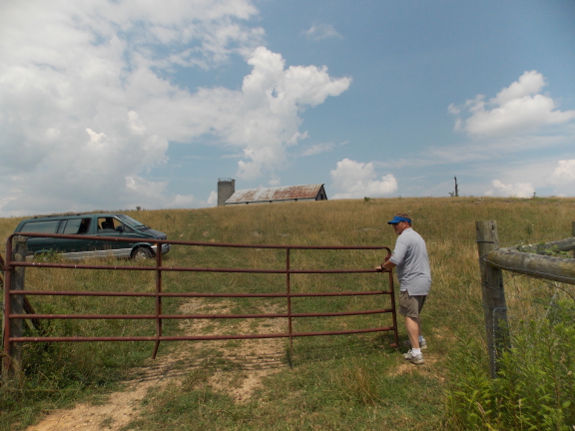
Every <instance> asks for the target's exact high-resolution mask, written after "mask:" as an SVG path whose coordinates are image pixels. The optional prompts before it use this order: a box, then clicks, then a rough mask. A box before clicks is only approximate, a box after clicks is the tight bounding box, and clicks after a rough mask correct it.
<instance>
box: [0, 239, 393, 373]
mask: <svg viewBox="0 0 575 431" xmlns="http://www.w3.org/2000/svg"><path fill="white" fill-rule="evenodd" d="M26 237H53V238H61V239H74V238H76V237H75V236H74V235H52V234H50V235H47V234H35V233H34V234H33V233H25V234H19V235H11V236H10V237H9V238H8V240H7V243H6V260H5V262H4V274H5V276H4V285H5V286H4V287H5V288H4V333H3V342H4V369H5V370H8V369H10V368H11V366H10V364H11V362H12V360H15V361H19V350H20V348H21V343H25V342H26V343H28V342H44V343H51V342H92V341H153V342H154V343H155V345H154V349H153V353H152V357H153V358H155V357H156V354H157V352H158V347H159V344H160V342H161V341H180V340H224V339H225V340H230V339H250V338H251V339H253V338H280V337H283V338H289V339H290V348H291V346H292V342H293V338H294V337H310V336H320V335H340V334H357V333H368V332H381V331H392V332H393V336H394V343H392V344H391V345H392V346H393V347H396V346H397V344H398V334H397V320H396V310H395V297H394V287H393V276H392V273H391V272H386V273H383V274H380V273H379V272H377V271H376V270H375V269H374V266H375V265H377V264H378V263H380V262H383V261H384V257H385V256H380V257H379V260H377V261H375V262H374V261H373V257H371V258H367V256H365V257H366V258H365V259H363V258H362V257H356V261H359V262H360V264H364V265H365V267H364V268H363V269H362V268H356V269H344V268H338V269H334V268H330V269H325V268H324V269H321V268H319V269H318V268H301V267H300V268H298V267H297V265H296V263H297V261H298V259H297V257H295V258H294V254H295V255H297V254H298V253H302V252H303V253H323V252H329V253H335V254H337V253H341V252H343V251H347V252H354V253H360V254H361V253H364V252H367V251H371V253H373V251H378V250H381V251H385V253H386V256H389V255H390V254H391V251H390V249H389V248H388V247H375V246H373V247H372V246H357V247H354V246H350V247H330V246H287V245H261V244H258V245H249V244H221V243H206V242H188V241H171V240H157V241H155V244H156V246H157V247H158V248H157V250H160V249H161V248H160V247H161V244H171V246H172V249H174V248H175V247H174V246H177V247H178V248H179V247H183V249H182V251H183V253H186V252H188V250H189V249H188V248H189V247H194V248H195V250H197V248H201V249H203V250H207V251H208V252H210V253H211V254H215V252H216V251H217V250H216V249H222V248H234V249H241V250H243V251H239V252H240V253H244V252H245V253H247V252H248V251H249V250H252V252H254V253H255V251H254V249H255V250H258V251H263V250H268V251H271V252H275V253H276V255H277V254H278V253H283V254H285V261H284V263H283V264H281V254H280V255H279V257H278V258H277V259H276V260H278V261H279V262H280V264H281V267H277V266H278V265H276V267H275V268H214V267H206V266H198V267H195V266H182V267H179V266H164V264H163V262H162V260H163V259H162V254H161V253H156V256H155V259H154V260H148V261H143V262H124V263H123V264H122V261H114V262H113V264H109V261H101V260H97V261H95V263H94V264H89V263H86V261H83V262H79V263H73V262H66V263H62V262H61V261H60V262H49V261H46V260H44V261H42V260H40V259H36V260H29V259H26V241H27V239H26ZM82 237H83V239H88V240H90V239H92V240H94V241H96V240H99V241H101V240H106V241H110V242H113V241H124V242H130V239H123V238H102V237H88V236H84V235H83V236H82ZM131 241H132V242H133V240H131ZM208 256H210V255H208ZM169 260H174V261H176V259H169ZM214 260H215V259H214ZM106 263H108V264H106ZM116 263H119V264H120V265H116ZM176 263H177V262H176ZM356 266H357V265H356ZM26 268H29V269H31V268H57V269H59V270H60V269H61V270H68V271H79V270H101V271H136V272H141V271H147V272H153V273H155V289H154V291H148V292H143V291H139V292H126V291H105V290H101V291H82V290H80V289H79V290H74V291H71V290H42V288H41V287H40V286H39V287H38V288H34V287H32V286H27V285H25V282H24V272H25V269H26ZM167 273H195V274H218V273H224V274H228V275H229V276H232V275H233V274H275V276H277V277H281V278H284V281H283V282H281V284H282V285H283V286H284V287H283V289H282V291H275V292H246V291H243V292H242V291H241V290H242V287H243V286H240V287H239V288H238V287H237V286H234V288H233V289H232V288H231V287H230V288H229V290H234V291H232V292H230V291H227V292H217V293H214V292H209V291H204V292H198V291H196V292H192V291H185V292H172V291H164V289H163V287H164V282H163V275H165V274H167ZM362 273H365V274H367V273H372V274H373V275H369V276H367V275H366V277H372V276H373V277H376V278H375V279H373V282H371V281H370V283H371V285H374V286H376V285H377V283H379V284H380V285H381V284H382V283H383V285H384V287H383V288H381V286H380V288H379V289H377V290H369V289H366V288H365V284H364V289H358V290H355V291H354V290H345V291H344V290H341V289H335V288H334V290H333V291H325V289H323V290H322V291H313V289H310V290H312V291H301V289H300V290H298V291H294V289H292V285H293V278H294V277H295V276H297V275H300V274H324V275H325V274H342V275H343V274H352V277H356V275H354V274H357V277H359V274H362ZM382 276H383V277H384V279H383V281H382V279H381V278H380V277H382ZM254 277H255V275H254ZM377 277H379V278H377ZM385 279H387V283H386V282H385ZM349 284H350V283H347V284H346V286H347V285H349ZM353 284H354V283H353ZM150 290H151V289H150ZM246 290H249V289H246ZM40 295H48V296H76V297H131V298H149V299H150V300H152V301H154V303H155V312H154V313H153V314H89V313H70V314H42V313H36V312H35V311H34V309H33V308H32V305H31V303H30V302H29V301H28V299H27V298H31V297H34V296H40ZM366 295H379V296H382V295H383V297H386V296H387V297H389V299H387V300H386V302H387V303H388V304H389V305H388V306H387V307H386V308H375V309H367V310H352V311H325V312H321V313H318V312H315V313H302V312H300V313H297V312H294V311H293V310H292V302H293V301H294V299H295V298H313V297H315V298H320V297H361V296H366ZM164 298H256V300H262V299H266V298H267V299H269V298H280V299H282V298H283V299H282V301H283V300H285V309H286V310H287V311H286V312H281V313H267V314H250V313H246V314H165V313H164V311H163V309H162V300H163V299H164ZM257 298H259V299H257ZM375 314H390V315H391V323H390V324H389V325H387V326H376V327H367V328H356V329H347V330H345V329H343V330H333V331H330V330H328V331H317V332H296V331H294V330H293V322H294V319H300V318H309V317H326V318H327V317H334V316H342V317H344V316H359V315H375ZM259 318H283V319H286V320H287V328H286V332H283V333H267V334H264V333H262V334H230V335H164V334H163V330H162V329H163V328H162V322H163V321H164V320H168V319H259ZM25 319H30V320H31V321H32V322H33V323H34V325H35V327H36V329H42V326H41V324H40V323H39V322H41V321H43V320H46V319H107V320H111V319H135V320H142V319H143V320H148V321H154V322H155V330H154V331H153V332H154V333H151V334H150V335H147V336H122V335H121V334H117V335H113V336H105V337H104V336H85V335H83V334H75V335H74V336H50V335H48V334H47V333H46V332H44V331H41V330H38V331H37V332H38V334H37V335H36V336H23V331H22V328H23V322H24V320H25Z"/></svg>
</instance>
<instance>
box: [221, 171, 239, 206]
mask: <svg viewBox="0 0 575 431" xmlns="http://www.w3.org/2000/svg"><path fill="white" fill-rule="evenodd" d="M235 191H236V180H234V179H233V178H218V206H219V207H220V206H224V204H225V203H226V201H227V200H228V199H229V198H230V196H231V195H233V194H234V192H235Z"/></svg>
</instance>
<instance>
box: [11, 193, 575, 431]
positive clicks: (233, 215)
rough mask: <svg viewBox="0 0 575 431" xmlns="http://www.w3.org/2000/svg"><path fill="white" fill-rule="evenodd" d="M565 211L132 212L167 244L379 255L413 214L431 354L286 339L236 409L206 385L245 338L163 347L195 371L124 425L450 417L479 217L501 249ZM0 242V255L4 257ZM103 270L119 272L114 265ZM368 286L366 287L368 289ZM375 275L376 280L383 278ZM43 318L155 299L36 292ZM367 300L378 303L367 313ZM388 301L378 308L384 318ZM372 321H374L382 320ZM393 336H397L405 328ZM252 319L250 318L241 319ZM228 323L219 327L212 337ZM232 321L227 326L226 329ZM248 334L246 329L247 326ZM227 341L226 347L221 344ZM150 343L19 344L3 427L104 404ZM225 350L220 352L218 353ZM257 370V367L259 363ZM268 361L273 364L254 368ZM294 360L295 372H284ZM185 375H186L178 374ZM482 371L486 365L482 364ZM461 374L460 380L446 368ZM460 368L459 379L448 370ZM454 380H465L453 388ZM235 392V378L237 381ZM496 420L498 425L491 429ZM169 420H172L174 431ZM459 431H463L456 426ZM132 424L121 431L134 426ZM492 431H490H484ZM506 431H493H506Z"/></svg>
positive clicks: (354, 285) (87, 327)
mask: <svg viewBox="0 0 575 431" xmlns="http://www.w3.org/2000/svg"><path fill="white" fill-rule="evenodd" d="M574 209H575V200H574V199H563V198H535V199H492V198H473V197H467V198H417V199H415V198H413V199H412V198H397V199H372V200H369V201H364V200H350V201H325V202H312V203H305V202H298V203H287V204H281V205H279V204H278V205H257V206H245V207H224V208H210V209H202V210H162V211H128V212H127V214H128V215H130V216H132V217H134V218H136V219H138V220H140V221H142V222H143V223H145V224H148V225H150V226H152V227H154V228H156V229H158V230H161V231H163V232H166V233H167V234H168V237H169V238H170V239H174V240H183V241H201V242H207V243H210V242H214V243H247V244H285V245H328V246H339V245H375V246H381V245H386V246H389V247H390V248H393V245H394V243H395V236H394V234H393V231H392V229H391V228H390V227H389V226H388V225H387V224H386V222H387V221H388V220H389V219H390V217H391V216H392V215H393V214H395V213H396V212H407V213H409V214H410V215H411V216H412V218H413V220H414V229H415V230H417V231H418V232H419V233H421V235H422V236H423V237H424V238H425V239H426V241H427V245H428V250H429V255H430V262H431V265H432V275H433V287H432V292H431V295H430V297H429V300H428V302H427V303H426V307H425V309H424V313H423V319H424V320H423V328H424V333H425V335H426V339H427V340H428V344H429V346H430V348H429V353H426V359H428V358H429V360H428V362H427V363H426V364H425V365H424V366H422V367H415V366H409V367H408V366H406V364H404V361H403V359H402V357H401V355H400V353H399V352H398V351H396V350H395V349H392V348H390V347H389V343H390V342H391V336H390V334H383V335H381V334H364V335H353V336H336V337H311V338H299V339H296V340H294V345H293V352H290V349H289V343H288V342H287V341H285V340H284V341H282V343H283V350H282V354H281V357H279V359H278V361H279V363H280V365H278V368H277V369H276V370H275V371H276V372H275V373H272V374H270V375H268V376H267V377H266V378H265V379H264V380H263V385H262V386H261V387H259V388H257V389H256V390H255V392H253V393H252V394H251V397H250V398H249V400H247V401H246V402H241V403H239V402H236V401H235V400H234V399H233V397H231V396H230V394H229V391H227V390H225V389H222V388H217V387H214V386H213V385H211V384H210V383H209V382H211V379H212V378H214V377H217V376H218V375H219V374H221V373H236V375H237V379H240V378H241V373H242V372H243V369H242V364H241V361H238V360H235V359H233V358H232V359H230V358H228V357H227V356H225V355H222V354H221V351H222V350H221V346H227V347H226V348H227V349H228V350H229V349H231V348H237V349H241V348H242V346H243V343H244V342H243V341H228V342H213V344H211V345H207V346H212V347H206V344H201V343H196V342H187V343H172V344H170V343H167V342H165V343H163V344H162V345H161V347H160V351H159V355H160V356H162V355H167V354H169V353H170V352H171V351H172V350H174V349H175V348H178V346H182V345H183V346H187V347H184V348H185V349H187V350H188V351H189V355H190V359H189V360H190V362H191V363H192V362H193V363H194V364H200V365H201V366H196V367H192V368H191V370H189V371H187V374H186V375H185V377H184V379H183V383H182V385H181V386H173V387H168V388H165V389H164V390H159V389H155V390H151V391H150V392H149V393H148V395H147V397H146V399H145V401H144V406H143V407H142V414H141V416H140V417H139V418H138V419H136V421H135V422H133V423H132V424H131V425H130V426H129V427H128V428H129V429H138V430H159V429H179V430H180V429H181V430H186V429H189V430H195V429H237V430H243V429H245V430H248V429H262V430H305V429H310V430H312V429H313V430H318V429H326V430H328V429H329V430H333V429H341V430H344V429H358V430H372V429H373V430H381V429H394V430H415V429H417V430H434V429H443V428H445V427H446V426H447V425H449V426H451V427H452V429H465V427H464V426H463V425H461V423H463V422H458V423H456V422H455V421H451V422H449V418H450V416H451V415H452V414H453V409H454V405H453V400H452V399H450V398H449V397H448V396H447V393H448V392H447V391H448V390H450V389H453V388H454V385H455V386H457V384H458V383H461V382H465V378H466V377H467V374H466V373H467V372H468V370H463V369H459V370H458V369H457V368H453V364H452V363H451V362H450V358H455V357H457V354H460V353H462V352H463V353H465V352H466V350H465V349H471V347H470V346H467V347H466V345H465V344H463V345H462V344H461V343H459V342H458V340H472V341H473V342H474V343H476V347H475V348H476V349H479V350H481V349H483V348H484V347H483V346H484V338H485V334H484V325H483V309H482V305H481V287H480V281H479V267H478V263H477V257H478V256H477V247H476V244H475V221H477V220H496V221H497V223H498V229H499V238H500V241H501V244H502V246H507V245H515V244H519V243H538V242H544V241H551V240H557V239H561V238H565V237H568V236H571V224H572V221H573V219H574V218H575V217H574V211H573V210H574ZM19 221H20V219H16V218H10V219H0V237H4V238H5V237H6V236H8V235H9V234H10V233H11V232H12V231H13V229H14V227H15V226H16V225H17V224H18V222H19ZM3 248H4V247H2V246H0V252H2V254H4V251H3ZM293 253H294V255H293V256H292V259H293V261H292V262H293V263H292V265H295V266H296V267H297V268H317V267H318V266H325V267H327V268H329V267H342V266H343V267H346V268H348V267H365V268H372V267H374V266H375V265H377V264H379V263H381V262H382V260H383V256H384V255H385V254H384V253H381V252H365V253H364V252H343V253H340V254H338V253H331V252H318V253H314V252H307V251H294V252H293ZM164 263H165V265H167V266H197V267H200V266H209V267H216V268H229V267H239V268H241V267H261V268H283V267H285V254H284V252H283V251H276V250H265V249H257V250H240V249H228V248H206V247H192V248H184V247H178V246H174V247H173V249H172V251H171V252H170V253H169V254H168V255H167V256H166V259H165V262H164ZM111 264H114V263H113V262H111ZM370 276H371V278H370ZM373 276H374V274H366V275H365V276H364V275H361V276H347V275H342V276H325V277H324V276H322V277H316V276H314V275H293V286H292V288H293V290H294V291H307V290H310V289H314V290H316V291H325V290H332V289H340V290H357V289H372V288H374V284H375V283H378V282H379V281H375V282H374V280H375V279H374V277H373ZM379 276H380V277H381V275H379ZM283 277H284V276H281V275H278V276H276V275H257V276H254V275H246V274H224V275H214V274H210V275H208V274H202V273H164V275H163V283H164V290H166V291H174V292H181V291H190V290H193V291H197V292H202V291H205V292H229V291H241V292H275V291H282V290H283V289H284V288H285V278H283ZM26 282H27V284H28V285H29V286H33V287H34V288H37V289H44V290H51V289H55V288H58V289H70V290H99V289H102V286H103V288H105V289H109V290H110V291H116V290H128V291H134V292H137V291H153V289H154V286H155V282H154V274H153V273H151V272H150V273H143V274H141V273H135V272H131V271H130V272H118V273H115V274H111V273H109V272H103V271H87V270H78V271H67V272H64V271H56V270H51V269H38V268H36V269H34V270H28V271H27V273H26ZM30 300H31V302H32V304H33V305H34V307H35V308H36V311H37V312H50V313H51V312H53V313H66V312H72V311H73V312H94V313H95V312H98V313H149V312H152V311H153V307H154V304H153V300H150V299H137V300H136V299H134V298H132V299H130V300H126V299H117V300H110V299H105V300H104V299H98V298H91V299H89V300H88V299H86V298H66V297H57V298H52V297H30ZM374 301H375V302H374ZM377 301H378V299H376V298H373V297H368V298H358V299H351V298H317V299H307V298H306V299H303V298H296V299H294V304H293V305H294V307H295V308H296V310H295V311H297V312H313V311H325V310H326V308H329V309H339V310H347V309H357V308H364V307H366V308H367V307H373V306H374V305H376V304H377ZM184 302H185V300H183V299H165V300H164V301H163V306H164V311H165V312H166V313H172V312H173V313H175V312H177V311H178V309H179V307H180V305H181V304H182V303H184ZM203 304H204V306H207V305H206V304H208V305H209V306H210V307H212V308H213V309H214V310H219V309H220V307H222V306H224V305H225V306H226V307H228V309H229V312H232V313H240V312H241V313H252V312H262V311H263V310H265V309H273V310H276V311H277V312H282V311H285V303H284V301H282V300H278V299H273V300H272V299H266V300H255V301H254V300H253V299H234V300H221V299H209V300H205V301H204V302H203ZM383 306H385V304H377V305H376V307H377V308H379V307H383ZM377 319H378V318H377V317H375V318H369V317H368V318H365V317H352V318H349V319H341V318H329V319H299V320H296V324H295V330H297V331H299V330H302V331H312V330H313V331H317V330H326V329H334V328H336V329H337V328H340V327H345V325H348V327H349V326H353V325H356V326H357V327H364V326H365V325H368V326H371V325H372V324H373V323H374V321H376V320H377ZM379 319H380V323H381V318H379ZM243 323H245V322H239V321H236V320H233V319H226V320H225V321H210V322H208V325H207V327H205V328H203V331H204V333H210V332H209V331H212V330H218V331H224V332H227V333H233V332H234V331H236V330H237V329H234V328H232V326H233V325H236V326H238V325H242V324H243ZM398 323H399V327H400V337H401V340H404V339H405V338H406V336H405V331H404V328H403V324H402V321H401V319H399V322H398ZM247 324H249V322H247ZM222 326H225V327H222ZM227 326H229V327H227ZM48 327H49V330H50V331H53V332H54V333H58V334H74V333H77V332H78V331H80V332H81V333H89V334H94V335H109V334H118V333H121V334H133V335H149V334H150V332H151V333H152V334H153V330H154V328H153V324H152V325H147V324H145V323H144V322H139V321H138V322H136V323H134V322H133V321H123V320H115V321H111V322H108V323H105V322H96V321H71V320H64V321H54V322H51V323H49V324H48ZM246 327H247V328H250V326H249V325H248V326H246ZM164 332H165V334H175V333H177V332H178V322H176V321H167V322H164ZM222 343H228V344H222ZM152 348H153V344H152V343H132V342H129V343H127V342H126V343H53V344H51V345H49V346H45V345H42V344H34V343H26V344H25V345H24V352H23V364H22V374H21V375H20V378H19V380H18V381H17V382H11V383H9V384H4V385H3V386H2V387H1V388H0V405H1V410H0V429H2V430H4V429H5V430H8V429H13V430H18V429H24V428H25V427H26V426H27V425H29V424H31V423H33V422H34V421H35V420H36V419H37V418H39V417H41V415H42V414H43V412H46V411H50V410H52V409H56V408H61V407H65V406H71V405H73V403H75V402H78V401H80V400H82V401H86V400H93V401H94V402H96V401H98V400H101V397H102V396H105V394H106V393H109V392H110V391H112V390H114V389H116V388H118V387H119V386H120V385H121V384H122V383H121V382H122V379H124V378H126V376H127V375H129V373H130V369H131V368H132V367H135V366H139V365H143V364H150V363H151V362H150V360H149V359H148V358H149V356H150V355H151V351H152ZM218 352H220V353H218ZM254 358H255V359H252V360H253V361H254V363H255V365H257V361H258V357H257V355H254ZM264 359H268V358H263V359H262V360H264ZM476 359H477V367H478V368H473V370H474V372H476V373H477V376H480V377H481V379H480V378H479V377H477V378H478V379H479V380H481V381H484V380H482V379H483V376H484V374H481V373H483V372H484V371H485V370H484V368H485V364H486V360H485V357H484V355H483V356H482V355H481V354H478V355H477V358H476ZM289 365H291V367H290V366H289ZM181 366H182V367H184V368H185V367H186V364H185V363H183V364H181ZM482 367H483V368H482ZM454 370H455V371H454ZM454 373H455V374H454ZM458 379H461V380H458ZM231 381H232V382H233V381H234V380H233V379H232V380H231ZM494 423H495V422H494ZM165 424H169V427H168V426H167V425H165ZM458 427H459V428H458ZM128 428H126V429H128ZM493 429H498V428H493ZM500 429H503V428H500Z"/></svg>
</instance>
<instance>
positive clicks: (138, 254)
mask: <svg viewBox="0 0 575 431" xmlns="http://www.w3.org/2000/svg"><path fill="white" fill-rule="evenodd" d="M151 257H154V252H153V251H152V250H150V248H148V247H143V246H141V247H137V248H136V249H135V250H134V251H133V252H132V259H134V260H146V259H150V258H151Z"/></svg>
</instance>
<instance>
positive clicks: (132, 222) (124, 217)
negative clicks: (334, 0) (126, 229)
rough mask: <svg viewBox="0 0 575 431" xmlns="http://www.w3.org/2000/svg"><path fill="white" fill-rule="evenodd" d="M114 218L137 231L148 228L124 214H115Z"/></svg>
mask: <svg viewBox="0 0 575 431" xmlns="http://www.w3.org/2000/svg"><path fill="white" fill-rule="evenodd" d="M116 217H118V218H119V219H120V220H122V221H123V222H124V223H126V224H128V225H130V226H132V227H135V228H137V229H145V228H148V226H146V225H145V224H144V223H142V222H139V221H138V220H136V219H133V218H132V217H130V216H127V215H125V214H116Z"/></svg>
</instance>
